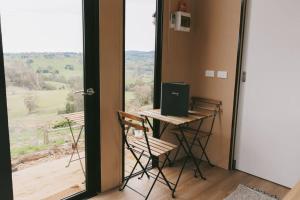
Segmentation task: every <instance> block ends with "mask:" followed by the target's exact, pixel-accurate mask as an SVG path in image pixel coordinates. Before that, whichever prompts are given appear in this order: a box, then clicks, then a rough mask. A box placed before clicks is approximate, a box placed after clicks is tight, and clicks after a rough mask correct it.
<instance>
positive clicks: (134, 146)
mask: <svg viewBox="0 0 300 200" xmlns="http://www.w3.org/2000/svg"><path fill="white" fill-rule="evenodd" d="M118 117H119V122H120V125H121V127H122V129H123V131H122V134H123V137H124V140H125V145H126V148H127V149H128V150H129V151H130V152H131V153H132V155H133V156H134V158H135V159H136V163H135V165H134V167H133V169H132V171H131V172H130V174H129V177H128V178H127V179H126V180H125V181H124V183H123V184H122V186H121V187H120V191H122V190H124V188H125V187H126V186H127V187H128V188H130V189H132V190H133V191H135V192H137V193H138V194H140V195H142V196H143V197H145V199H148V197H149V195H150V193H151V191H152V189H153V187H154V185H155V183H156V182H157V181H159V182H161V183H163V184H165V185H167V186H168V188H169V189H170V190H171V191H172V196H174V193H175V187H174V185H175V184H173V183H171V182H170V181H168V180H167V178H166V176H165V175H164V173H163V171H162V170H163V168H164V167H165V164H166V161H167V160H170V159H169V155H170V153H171V151H172V150H174V149H176V148H177V146H176V145H174V144H171V143H169V142H165V141H162V140H160V139H156V138H153V137H151V136H148V135H147V133H148V132H149V128H148V127H146V126H145V123H146V120H145V118H143V117H141V116H138V115H134V114H129V113H126V112H122V111H119V112H118ZM129 129H133V130H140V131H142V132H143V137H141V138H139V139H136V140H134V141H132V140H128V138H127V134H126V133H128V130H129ZM161 156H165V159H164V160H163V161H162V165H161V166H159V165H158V166H157V167H156V168H157V169H158V174H154V173H152V172H150V170H149V169H148V165H149V162H150V161H151V160H153V159H154V158H157V157H161ZM142 157H147V158H148V162H147V164H146V166H143V164H142V163H141V158H142ZM138 165H139V166H140V167H141V168H142V171H143V173H142V175H141V176H140V177H139V179H140V178H142V177H143V175H144V174H146V175H147V177H148V178H154V182H153V183H152V185H151V188H150V190H149V192H148V194H147V195H146V196H144V195H143V194H141V193H140V192H138V191H136V190H135V189H133V188H131V187H130V186H128V182H129V180H130V179H131V178H133V177H134V176H133V173H134V171H135V169H136V167H137V166H138ZM171 185H173V187H172V186H171Z"/></svg>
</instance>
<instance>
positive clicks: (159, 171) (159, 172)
mask: <svg viewBox="0 0 300 200" xmlns="http://www.w3.org/2000/svg"><path fill="white" fill-rule="evenodd" d="M166 162H167V158H166V159H165V160H164V162H163V164H162V168H164V166H165V164H166ZM157 168H158V169H159V167H157ZM160 174H161V170H160V169H159V170H158V174H157V175H156V177H155V179H154V182H153V183H152V185H151V188H150V190H149V192H148V194H147V196H146V198H145V200H147V199H148V198H149V195H150V193H151V192H152V189H153V187H154V185H155V183H156V181H157V179H158V177H159V175H160Z"/></svg>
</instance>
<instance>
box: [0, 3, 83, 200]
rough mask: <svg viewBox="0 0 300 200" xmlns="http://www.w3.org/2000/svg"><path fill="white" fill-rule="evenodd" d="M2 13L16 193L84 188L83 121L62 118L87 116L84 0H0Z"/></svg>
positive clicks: (39, 194) (25, 199)
mask: <svg viewBox="0 0 300 200" xmlns="http://www.w3.org/2000/svg"><path fill="white" fill-rule="evenodd" d="M0 13H1V25H2V37H3V38H2V40H3V51H4V65H5V66H4V67H5V77H6V90H7V107H8V118H9V135H10V151H11V159H12V160H11V162H12V171H13V174H12V177H13V190H14V199H16V200H21V199H22V200H39V199H47V198H52V199H55V198H63V197H66V196H70V195H72V194H74V193H77V192H80V191H83V190H85V163H84V157H85V152H84V149H85V142H84V128H83V126H84V124H81V123H76V122H74V121H70V123H68V122H69V121H68V120H67V117H68V116H72V115H74V114H75V115H77V116H80V117H84V116H83V109H84V107H83V104H84V102H83V101H84V99H83V97H82V95H81V94H78V93H76V91H79V90H82V88H83V34H82V33H83V29H82V2H81V0H43V1H41V0H0ZM70 128H72V131H73V133H74V137H75V140H76V139H77V137H78V134H79V132H80V130H82V134H81V137H80V140H79V142H78V145H75V144H74V140H73V137H72V134H71V131H70ZM77 148H78V153H77ZM73 152H75V153H74V155H73V157H72V158H71V155H72V153H73ZM78 155H80V157H81V158H82V159H78V158H79V157H78ZM70 160H71V161H73V160H74V161H73V162H69V161H70Z"/></svg>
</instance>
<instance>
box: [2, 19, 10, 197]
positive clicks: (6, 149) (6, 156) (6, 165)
mask: <svg viewBox="0 0 300 200" xmlns="http://www.w3.org/2000/svg"><path fill="white" fill-rule="evenodd" d="M2 49H3V47H2V32H1V18H0V119H1V120H0V128H1V129H0V146H1V148H2V150H1V151H2V153H1V159H0V194H1V195H3V198H4V199H13V190H12V176H11V174H12V170H11V157H10V146H9V134H7V133H8V131H9V128H8V115H7V107H6V105H7V103H6V84H5V75H4V55H3V51H2ZM1 97H5V98H1Z"/></svg>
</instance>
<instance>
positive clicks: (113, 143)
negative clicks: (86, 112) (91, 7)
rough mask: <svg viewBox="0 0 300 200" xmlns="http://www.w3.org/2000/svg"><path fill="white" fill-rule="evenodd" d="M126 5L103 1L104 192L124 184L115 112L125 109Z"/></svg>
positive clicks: (101, 101) (101, 90)
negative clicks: (124, 18) (123, 97)
mask: <svg viewBox="0 0 300 200" xmlns="http://www.w3.org/2000/svg"><path fill="white" fill-rule="evenodd" d="M122 6H123V3H122V1H120V0H103V1H100V110H101V124H100V128H101V186H102V191H106V190H109V189H111V188H114V187H116V186H118V185H119V184H120V182H121V177H122V174H121V172H122V171H121V168H122V157H121V156H122V154H121V144H122V140H121V135H120V131H121V130H120V126H119V123H118V120H117V115H116V112H117V111H118V110H120V109H122V69H123V67H122V65H123V64H122V63H123V61H122V51H123V46H122V45H123V41H122V40H123V7H122Z"/></svg>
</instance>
